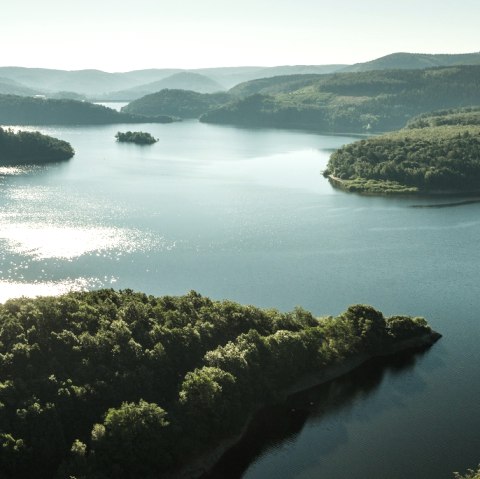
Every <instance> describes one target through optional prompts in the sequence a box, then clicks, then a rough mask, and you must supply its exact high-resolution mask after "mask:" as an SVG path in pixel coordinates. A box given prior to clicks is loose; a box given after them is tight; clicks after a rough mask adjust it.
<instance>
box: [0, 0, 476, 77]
mask: <svg viewBox="0 0 480 479" xmlns="http://www.w3.org/2000/svg"><path fill="white" fill-rule="evenodd" d="M479 20H480V2H479V1H478V0H458V1H457V2H446V1H442V0H440V1H439V0H436V1H434V0H415V1H413V0H402V1H397V2H390V1H388V0H363V1H362V0H330V1H326V0H239V1H235V2H233V1H230V0H174V1H166V0H131V1H128V2H127V1H125V0H116V1H114V0H81V1H78V0H2V1H1V9H0V42H1V43H0V44H1V50H0V66H12V65H16V66H28V67H33V66H36V67H46V68H61V69H71V70H76V69H83V68H98V69H101V70H106V71H127V70H134V69H140V68H163V67H182V68H198V67H210V66H239V65H266V66H268V65H285V64H328V63H355V62H361V61H366V60H371V59H373V58H376V57H379V56H382V55H386V54H388V53H393V52H396V51H409V52H422V53H465V52H473V51H480V28H479Z"/></svg>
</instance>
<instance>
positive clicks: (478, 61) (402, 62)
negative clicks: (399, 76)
mask: <svg viewBox="0 0 480 479" xmlns="http://www.w3.org/2000/svg"><path fill="white" fill-rule="evenodd" d="M458 65H480V52H476V53H458V54H445V53H440V54H430V53H406V52H397V53H391V54H390V55H385V56H384V57H380V58H376V59H375V60H371V61H369V62H364V63H356V64H355V65H349V66H346V67H344V68H343V69H342V70H339V71H347V72H365V71H371V70H393V69H396V70H398V69H402V70H413V69H424V68H432V67H445V66H458Z"/></svg>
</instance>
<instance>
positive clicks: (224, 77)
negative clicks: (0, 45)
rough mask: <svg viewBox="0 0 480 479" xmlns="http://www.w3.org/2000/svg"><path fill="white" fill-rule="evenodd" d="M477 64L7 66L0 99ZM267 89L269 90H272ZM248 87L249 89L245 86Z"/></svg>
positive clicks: (116, 94) (100, 95)
mask: <svg viewBox="0 0 480 479" xmlns="http://www.w3.org/2000/svg"><path fill="white" fill-rule="evenodd" d="M479 64H480V53H478V52H477V53H465V54H452V55H450V54H421V53H401V52H400V53H392V54H390V55H386V56H384V57H381V58H377V59H374V60H371V61H368V62H365V63H357V64H355V65H342V64H333V65H283V66H275V67H262V66H242V67H218V68H199V69H191V70H186V69H180V68H163V69H156V68H151V69H144V70H134V71H129V72H116V73H109V72H104V71H100V70H75V71H66V70H54V69H46V68H25V67H11V66H10V67H0V93H3V94H14V95H23V96H34V95H36V94H44V95H46V96H47V97H50V98H53V97H55V96H56V95H57V94H58V92H72V93H74V94H77V95H83V96H85V97H86V98H88V99H90V100H107V101H108V100H111V101H115V100H118V101H131V100H135V99H137V98H140V97H142V96H144V95H147V94H151V93H155V92H157V91H160V90H162V89H165V88H168V89H182V90H192V91H195V92H198V93H213V92H218V91H225V90H229V89H231V88H232V87H236V86H237V85H240V84H242V83H245V82H249V81H251V80H259V79H268V78H273V77H284V76H292V82H295V81H297V80H298V81H303V80H300V79H295V78H293V77H294V76H302V75H325V74H331V73H336V72H362V71H371V70H395V69H425V68H431V67H436V66H438V67H440V66H455V65H479ZM259 81H260V80H259ZM282 83H283V80H282ZM269 85H270V87H271V84H269ZM257 86H258V85H257ZM251 87H252V85H250V86H249V88H251ZM241 88H243V87H241V86H240V87H236V88H235V89H234V91H233V93H234V94H237V93H238V92H239V91H240V90H241ZM244 93H245V92H243V93H242V95H243V94H244Z"/></svg>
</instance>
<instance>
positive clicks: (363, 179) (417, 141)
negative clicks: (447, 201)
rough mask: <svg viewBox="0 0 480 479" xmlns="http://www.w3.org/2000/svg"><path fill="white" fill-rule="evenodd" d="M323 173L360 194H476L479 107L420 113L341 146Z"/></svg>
mask: <svg viewBox="0 0 480 479" xmlns="http://www.w3.org/2000/svg"><path fill="white" fill-rule="evenodd" d="M324 175H325V176H327V177H329V178H330V179H331V182H332V184H334V185H335V186H338V187H340V188H342V189H344V190H347V191H351V192H359V193H370V194H418V193H428V194H435V193H479V192H480V108H478V107H477V108H473V107H472V108H466V109H457V110H445V111H439V112H434V113H431V114H425V115H421V116H419V117H417V118H415V119H413V120H412V121H411V122H410V123H409V124H408V125H407V127H406V128H404V129H403V130H400V131H398V132H395V133H388V134H386V135H382V136H379V137H374V138H370V139H367V140H360V141H357V142H355V143H352V144H349V145H346V146H344V147H342V148H340V149H339V150H337V151H336V152H334V153H333V154H332V155H331V157H330V160H329V162H328V165H327V169H326V170H325V172H324Z"/></svg>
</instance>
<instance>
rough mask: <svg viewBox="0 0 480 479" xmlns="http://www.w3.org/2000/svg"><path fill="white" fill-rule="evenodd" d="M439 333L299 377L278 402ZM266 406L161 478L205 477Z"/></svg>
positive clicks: (422, 344) (428, 344)
mask: <svg viewBox="0 0 480 479" xmlns="http://www.w3.org/2000/svg"><path fill="white" fill-rule="evenodd" d="M441 337H442V335H441V334H439V333H437V332H436V331H431V332H429V333H428V334H424V335H423V336H419V337H416V338H409V339H405V340H402V341H399V342H398V343H395V344H391V345H389V346H388V348H385V349H384V350H383V351H379V352H376V353H372V354H367V353H359V354H355V355H353V356H350V357H349V358H347V359H345V360H344V361H342V362H341V363H336V364H332V365H330V366H327V367H325V368H322V369H321V370H320V371H317V372H313V373H309V374H306V375H305V376H302V377H301V378H300V379H299V380H298V381H296V382H295V383H294V384H292V385H291V386H289V387H288V388H286V389H285V390H283V391H280V394H279V397H280V398H281V400H282V401H285V400H286V399H287V398H288V397H289V396H291V395H293V394H296V393H299V392H301V391H306V390H308V389H310V388H312V387H315V386H319V385H321V384H324V383H327V382H329V381H332V380H334V379H337V378H339V377H341V376H343V375H345V374H347V373H349V372H351V371H353V370H355V369H357V368H358V367H360V366H361V365H362V364H364V363H365V362H367V361H369V360H371V359H374V358H381V357H388V356H394V355H395V354H398V353H401V352H405V351H409V350H415V349H419V348H427V347H431V346H432V345H433V344H435V343H436V342H437V341H438V340H439V339H440V338H441ZM265 406H266V404H260V405H258V406H257V407H256V408H255V410H253V411H252V412H251V413H250V414H249V416H248V417H247V419H246V420H245V424H244V425H243V427H242V429H241V431H240V432H239V433H237V434H235V435H234V436H232V437H229V438H226V439H223V440H221V441H220V442H219V443H218V444H217V445H216V446H214V447H213V448H212V449H211V450H210V451H206V452H204V453H203V454H200V455H199V456H197V457H196V458H195V459H193V460H192V461H191V462H190V463H188V464H185V465H184V466H182V467H181V468H179V469H177V470H176V471H173V472H171V473H168V474H166V475H165V476H164V477H165V478H166V479H174V478H178V479H200V478H202V477H203V476H204V475H205V474H208V473H209V472H210V471H211V469H212V468H213V467H214V466H215V464H216V463H217V462H218V461H219V460H220V459H221V457H222V456H223V455H224V454H225V453H226V452H227V451H228V450H229V449H231V448H232V447H233V446H235V445H236V444H237V443H239V442H240V441H241V440H242V438H243V437H244V436H245V433H246V432H247V430H248V428H249V426H250V423H251V421H252V419H253V417H254V416H255V414H256V413H257V412H258V411H259V410H260V409H261V408H262V407H265Z"/></svg>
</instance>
